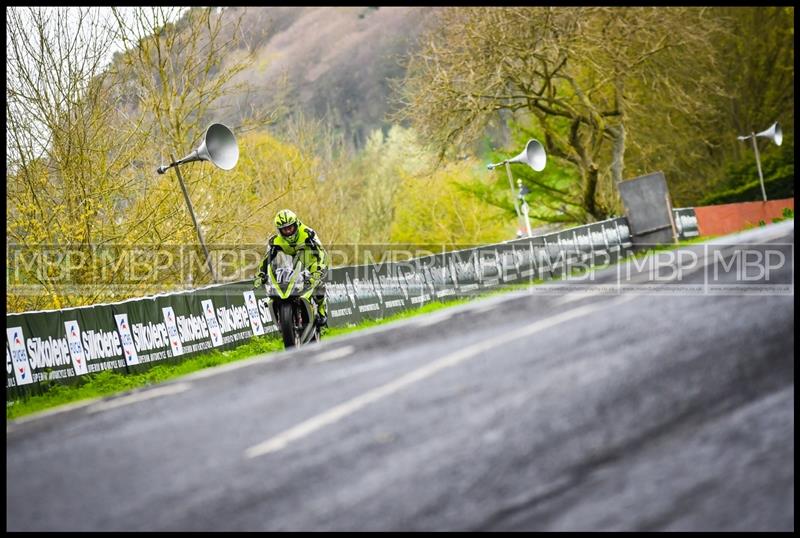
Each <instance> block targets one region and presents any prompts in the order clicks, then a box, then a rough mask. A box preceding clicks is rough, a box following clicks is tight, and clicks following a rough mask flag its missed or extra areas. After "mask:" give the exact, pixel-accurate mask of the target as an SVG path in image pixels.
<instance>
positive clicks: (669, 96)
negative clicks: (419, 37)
mask: <svg viewBox="0 0 800 538" xmlns="http://www.w3.org/2000/svg"><path fill="white" fill-rule="evenodd" d="M438 22H439V24H437V25H435V27H434V29H433V30H432V31H431V32H430V33H429V34H428V35H427V37H426V39H425V41H424V43H423V45H422V47H421V50H420V51H419V52H418V53H416V54H414V55H412V57H411V58H410V61H409V67H408V72H407V75H406V78H405V81H404V89H403V90H402V103H403V105H404V108H403V109H402V110H401V111H400V113H399V115H398V117H399V118H400V119H403V120H407V121H411V122H412V123H413V125H415V126H416V128H417V129H419V130H420V132H421V133H422V134H423V135H424V136H425V138H426V139H427V140H430V141H432V142H434V143H435V144H437V146H438V147H439V148H440V158H443V156H444V155H445V153H446V152H447V151H448V149H450V148H453V147H464V146H466V145H468V144H470V143H473V142H474V141H475V139H476V138H477V137H478V136H479V135H480V134H481V133H482V132H483V129H484V128H485V127H486V125H487V123H488V122H489V121H490V120H492V119H494V118H496V117H497V114H498V112H501V111H506V112H510V113H519V112H524V113H526V114H528V115H530V116H531V117H532V118H534V120H535V121H534V128H533V130H534V131H535V132H540V133H541V134H542V135H543V139H544V143H545V147H546V150H547V152H548V154H549V155H550V156H551V157H553V158H556V159H560V160H562V161H564V162H567V163H570V164H571V165H572V166H574V167H575V168H576V169H577V170H578V171H579V172H580V178H581V180H580V185H578V186H577V188H575V189H571V190H569V191H564V192H560V193H558V195H559V196H560V197H562V198H563V197H566V198H568V199H569V200H568V201H569V203H570V204H571V205H573V206H574V207H575V208H577V209H579V210H580V211H579V216H578V218H579V219H580V220H581V221H588V220H592V219H599V218H604V217H606V216H608V215H609V214H610V213H613V212H614V210H615V209H618V207H619V204H618V201H617V200H618V198H617V197H616V196H617V195H616V192H615V187H614V185H615V184H616V183H618V182H619V181H621V180H622V179H623V177H624V174H625V165H624V162H625V161H624V157H625V152H626V144H627V142H628V140H629V139H630V137H631V136H632V134H633V135H635V134H636V133H635V131H634V132H633V133H631V129H630V128H629V125H636V121H637V119H640V118H642V117H645V116H647V115H648V114H649V113H652V112H653V111H654V110H657V111H658V112H659V116H660V117H661V118H665V119H667V120H669V118H670V117H671V116H670V114H673V115H674V114H675V113H676V111H677V112H680V114H681V115H682V117H684V118H685V117H691V116H692V115H696V114H698V113H701V112H702V111H703V110H704V109H705V108H706V107H707V106H708V105H707V99H706V97H707V96H708V95H709V94H710V93H716V92H718V91H719V89H718V86H717V83H718V78H717V70H716V69H714V67H713V64H712V62H713V60H714V55H713V46H712V45H713V40H714V39H715V36H716V35H717V34H718V33H719V32H720V31H721V27H720V25H719V21H717V20H715V18H714V17H711V16H709V11H708V10H706V9H699V8H670V9H661V8H583V7H582V8H548V7H540V8H527V7H525V8H494V7H492V8H488V7H487V8H483V7H476V8H454V9H448V10H444V11H443V12H442V13H441V15H440V19H439V21H438ZM690 77H693V78H692V79H691V82H692V83H691V84H687V81H688V80H689V79H690ZM518 111H519V112H518ZM639 143H642V141H639ZM604 178H605V179H604Z"/></svg>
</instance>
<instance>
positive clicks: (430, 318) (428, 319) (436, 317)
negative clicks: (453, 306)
mask: <svg viewBox="0 0 800 538" xmlns="http://www.w3.org/2000/svg"><path fill="white" fill-rule="evenodd" d="M454 313H455V312H451V311H449V310H445V311H444V312H442V313H439V312H437V313H435V314H428V315H427V316H422V317H421V318H420V319H419V320H418V321H417V323H416V325H418V326H419V327H427V326H428V325H435V324H437V323H441V322H442V321H444V320H446V319H450V318H451V317H453V314H454Z"/></svg>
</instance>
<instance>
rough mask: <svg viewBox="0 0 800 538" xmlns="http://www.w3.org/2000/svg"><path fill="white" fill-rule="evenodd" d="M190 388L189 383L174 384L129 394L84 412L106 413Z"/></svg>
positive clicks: (92, 406) (95, 405) (91, 407)
mask: <svg viewBox="0 0 800 538" xmlns="http://www.w3.org/2000/svg"><path fill="white" fill-rule="evenodd" d="M191 387H192V386H191V385H190V384H189V383H176V384H174V385H165V386H163V387H157V388H154V389H150V390H145V391H142V392H137V393H134V394H129V395H128V396H122V397H120V398H114V399H113V400H108V401H105V402H99V403H96V404H93V405H91V406H90V407H89V409H87V410H86V411H87V412H88V413H99V412H100V411H108V410H109V409H114V408H117V407H122V406H123V405H128V404H132V403H136V402H141V401H144V400H149V399H151V398H158V397H159V396H167V395H169V394H178V393H180V392H184V391H187V390H189V389H190V388H191Z"/></svg>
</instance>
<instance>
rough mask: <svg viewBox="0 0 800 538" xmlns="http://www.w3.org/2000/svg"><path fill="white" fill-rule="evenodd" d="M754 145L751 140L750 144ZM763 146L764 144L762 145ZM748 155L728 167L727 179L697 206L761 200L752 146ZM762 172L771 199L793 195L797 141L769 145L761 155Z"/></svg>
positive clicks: (725, 172)
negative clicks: (795, 145) (795, 144)
mask: <svg viewBox="0 0 800 538" xmlns="http://www.w3.org/2000/svg"><path fill="white" fill-rule="evenodd" d="M750 144H751V142H750V141H748V145H750ZM763 144H764V143H763V142H762V145H763ZM749 149H750V151H749V152H748V154H746V155H744V156H743V157H742V159H740V160H738V161H736V162H734V163H732V164H729V165H728V166H726V167H725V169H724V175H723V177H724V179H723V180H722V181H721V182H720V183H719V186H718V187H717V188H716V189H715V190H714V191H713V192H712V193H710V194H709V195H707V196H705V197H704V198H703V199H701V200H700V201H699V203H698V204H697V205H713V204H724V203H733V202H749V201H753V200H761V182H760V181H759V179H758V168H757V164H756V159H755V155H754V154H753V151H752V146H750V148H749ZM761 171H762V173H763V175H764V190H765V191H766V193H767V198H769V199H780V198H791V197H793V196H794V140H793V138H792V137H787V138H786V139H784V142H783V145H781V146H780V147H775V146H774V145H772V143H771V142H770V146H768V147H767V149H766V150H765V151H763V152H762V153H761Z"/></svg>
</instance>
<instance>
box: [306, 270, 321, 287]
mask: <svg viewBox="0 0 800 538" xmlns="http://www.w3.org/2000/svg"><path fill="white" fill-rule="evenodd" d="M321 280H322V273H320V272H318V271H317V272H314V273H311V278H309V279H308V287H309V288H316V287H317V285H318V284H319V283H320V281H321Z"/></svg>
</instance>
